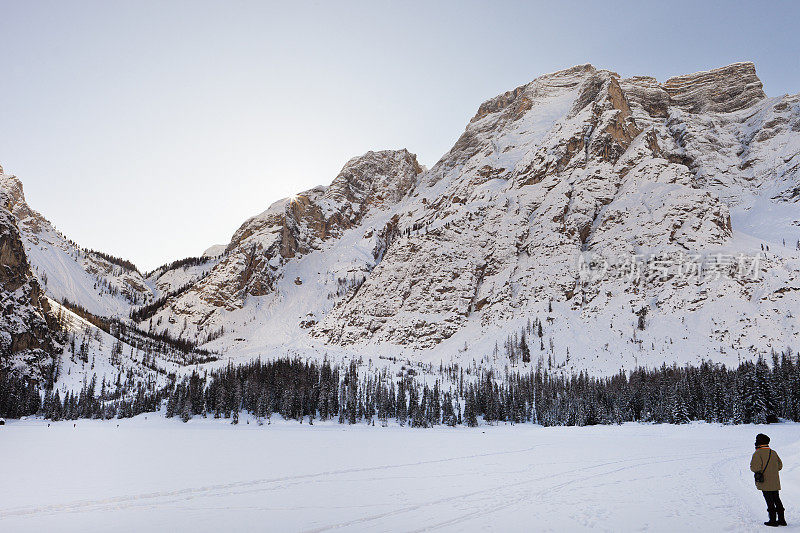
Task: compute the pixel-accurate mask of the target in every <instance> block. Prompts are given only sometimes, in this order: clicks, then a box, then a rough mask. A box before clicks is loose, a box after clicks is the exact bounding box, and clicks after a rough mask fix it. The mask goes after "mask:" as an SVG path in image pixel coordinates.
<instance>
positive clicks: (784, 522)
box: [778, 509, 786, 526]
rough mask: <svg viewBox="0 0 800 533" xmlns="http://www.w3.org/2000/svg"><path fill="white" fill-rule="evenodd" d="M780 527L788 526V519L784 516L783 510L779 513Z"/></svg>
mask: <svg viewBox="0 0 800 533" xmlns="http://www.w3.org/2000/svg"><path fill="white" fill-rule="evenodd" d="M778 525H779V526H785V525H786V518H784V516H783V509H781V510H779V511H778Z"/></svg>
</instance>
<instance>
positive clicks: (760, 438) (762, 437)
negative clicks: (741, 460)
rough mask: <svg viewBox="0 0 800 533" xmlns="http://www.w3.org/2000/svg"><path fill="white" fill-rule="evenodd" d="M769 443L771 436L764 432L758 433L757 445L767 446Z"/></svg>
mask: <svg viewBox="0 0 800 533" xmlns="http://www.w3.org/2000/svg"><path fill="white" fill-rule="evenodd" d="M767 444H769V437H767V436H766V435H764V434H763V433H759V434H758V435H756V446H766V445H767Z"/></svg>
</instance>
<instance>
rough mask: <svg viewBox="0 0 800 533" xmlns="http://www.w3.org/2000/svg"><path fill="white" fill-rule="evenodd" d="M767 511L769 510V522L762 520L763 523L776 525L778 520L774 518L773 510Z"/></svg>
mask: <svg viewBox="0 0 800 533" xmlns="http://www.w3.org/2000/svg"><path fill="white" fill-rule="evenodd" d="M768 512H769V522H764V525H765V526H772V527H778V521H777V520H775V511H768Z"/></svg>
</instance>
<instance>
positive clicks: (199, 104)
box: [0, 0, 800, 269]
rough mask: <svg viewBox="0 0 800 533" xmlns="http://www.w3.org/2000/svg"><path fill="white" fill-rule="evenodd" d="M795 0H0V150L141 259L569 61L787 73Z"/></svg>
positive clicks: (429, 158) (125, 252) (446, 144)
mask: <svg viewBox="0 0 800 533" xmlns="http://www.w3.org/2000/svg"><path fill="white" fill-rule="evenodd" d="M799 4H800V3H797V2H767V3H755V2H754V3H733V2H708V3H706V2H701V1H692V2H677V1H669V2H666V1H664V2H657V3H655V2H654V3H650V2H643V1H637V2H623V3H616V4H615V3H614V2H611V1H604V2H559V3H556V2H541V3H516V2H498V1H493V2H444V1H436V2H409V1H405V2H377V1H372V2H307V3H303V2H281V3H269V2H241V1H238V2H236V1H226V2H211V1H200V0H192V1H187V2H179V1H159V2H147V1H128V2H115V1H108V0H105V1H100V2H86V1H62V0H60V1H55V2H38V1H19V0H13V1H5V0H0V42H2V45H1V46H0V102H2V105H0V165H2V166H3V167H4V168H5V169H6V171H7V172H9V173H14V174H17V175H18V176H19V177H20V178H21V179H22V180H23V183H24V184H25V189H26V194H27V196H28V201H29V202H30V203H31V205H32V206H33V207H34V208H35V209H38V210H39V211H41V212H42V213H43V214H44V215H45V216H47V217H48V218H49V219H50V220H51V221H52V222H53V223H54V224H55V225H56V226H57V227H58V228H59V229H61V230H62V231H63V232H64V233H66V234H67V235H68V236H69V237H71V238H72V239H74V240H76V241H77V242H78V243H80V244H82V245H83V246H87V247H91V248H96V249H101V250H103V251H106V252H108V253H112V254H115V255H120V256H124V257H126V258H129V259H131V260H133V261H134V262H135V263H137V264H138V265H139V266H140V268H142V269H150V268H153V267H155V266H157V265H158V264H161V263H163V262H166V261H169V260H173V259H177V258H180V257H184V256H187V255H199V254H200V253H202V251H203V250H204V249H205V248H206V247H207V246H209V245H211V244H215V243H224V242H227V241H228V240H229V238H230V235H231V234H232V233H233V231H234V230H235V229H236V228H237V227H238V226H239V224H240V223H241V222H242V221H243V220H244V219H245V218H247V217H249V216H251V215H253V214H256V213H258V212H260V211H262V210H264V209H265V208H266V207H267V206H268V205H269V204H270V203H272V202H273V201H275V200H277V199H279V198H281V197H285V196H287V195H289V194H291V193H293V192H297V191H300V190H303V189H306V188H309V187H312V186H314V185H317V184H327V183H329V182H330V181H331V180H332V179H333V177H334V176H335V175H336V173H337V172H338V170H339V169H340V168H341V166H342V165H343V164H344V163H345V162H346V161H347V159H349V158H350V157H352V156H355V155H359V154H361V153H364V152H366V151H367V150H371V149H374V150H379V149H387V148H402V147H406V148H408V149H409V150H411V151H412V152H415V153H417V154H418V156H419V158H420V160H421V162H422V163H424V164H426V165H428V166H431V165H432V164H433V163H435V162H436V160H437V159H438V158H439V157H440V156H441V155H442V154H444V152H446V151H447V150H448V149H449V148H450V146H451V145H452V144H453V142H454V141H455V139H456V138H457V137H458V136H459V135H460V133H461V132H462V131H463V129H464V126H465V125H466V123H467V121H468V120H469V118H470V117H471V116H472V115H473V114H474V113H475V111H476V109H477V108H478V106H479V105H480V103H481V102H482V101H484V100H486V99H488V98H491V97H492V96H495V95H496V94H499V93H501V92H503V91H506V90H509V89H512V88H514V87H516V86H518V85H521V84H523V83H525V82H527V81H530V80H531V79H533V78H535V77H536V76H538V75H540V74H543V73H546V72H552V71H554V70H558V69H561V68H566V67H569V66H572V65H575V64H581V63H587V62H588V63H592V64H594V65H596V66H598V67H603V68H609V69H612V70H615V71H617V72H619V73H620V74H621V75H623V76H630V75H635V74H648V75H653V76H655V77H657V78H658V79H660V80H664V79H666V78H667V77H669V76H673V75H677V74H684V73H689V72H695V71H698V70H707V69H709V68H714V67H718V66H721V65H725V64H728V63H732V62H734V61H742V60H751V61H754V62H755V63H756V67H757V70H758V74H759V76H760V77H761V79H762V81H763V82H764V87H765V90H766V92H767V94H769V95H779V94H784V93H797V92H800V37H798V36H797V21H798V20H800V5H799Z"/></svg>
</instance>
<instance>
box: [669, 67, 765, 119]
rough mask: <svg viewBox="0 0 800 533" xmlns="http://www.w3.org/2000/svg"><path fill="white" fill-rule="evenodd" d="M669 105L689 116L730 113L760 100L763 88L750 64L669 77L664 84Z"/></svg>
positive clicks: (763, 96) (763, 95)
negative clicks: (682, 110) (678, 108)
mask: <svg viewBox="0 0 800 533" xmlns="http://www.w3.org/2000/svg"><path fill="white" fill-rule="evenodd" d="M664 90H665V91H666V92H667V94H669V96H670V100H671V103H672V104H673V105H676V106H678V107H681V108H683V109H686V110H687V111H690V112H692V113H700V112H703V111H711V112H714V113H730V112H732V111H739V110H741V109H744V108H747V107H750V106H751V105H753V104H754V103H756V102H758V101H759V100H763V99H764V98H765V97H766V95H765V94H764V87H763V85H762V83H761V80H759V79H758V76H756V67H755V65H753V63H734V64H733V65H728V66H727V67H722V68H717V69H714V70H709V71H708V72H697V73H695V74H687V75H685V76H676V77H674V78H670V79H668V80H667V81H666V83H664Z"/></svg>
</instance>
